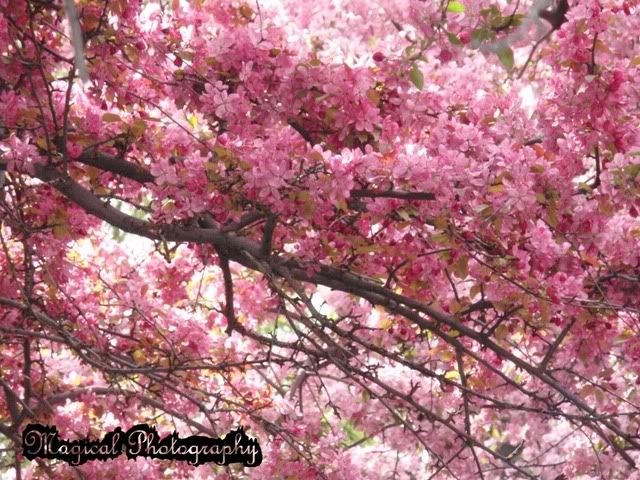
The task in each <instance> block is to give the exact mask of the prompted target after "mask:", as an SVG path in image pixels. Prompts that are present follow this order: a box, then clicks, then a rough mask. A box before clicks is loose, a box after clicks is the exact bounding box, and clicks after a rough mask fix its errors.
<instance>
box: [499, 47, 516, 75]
mask: <svg viewBox="0 0 640 480" xmlns="http://www.w3.org/2000/svg"><path fill="white" fill-rule="evenodd" d="M496 53H497V54H498V58H499V59H500V61H501V62H502V64H503V65H504V66H505V67H506V68H507V70H512V69H513V50H511V48H509V47H507V46H501V47H499V48H498V50H497V51H496Z"/></svg>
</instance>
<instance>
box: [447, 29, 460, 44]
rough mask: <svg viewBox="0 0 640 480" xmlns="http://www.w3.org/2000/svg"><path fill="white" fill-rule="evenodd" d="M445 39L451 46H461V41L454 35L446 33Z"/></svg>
mask: <svg viewBox="0 0 640 480" xmlns="http://www.w3.org/2000/svg"><path fill="white" fill-rule="evenodd" d="M447 37H449V41H450V42H451V43H452V44H453V45H462V42H461V41H460V39H459V38H458V35H456V34H455V33H451V32H448V33H447Z"/></svg>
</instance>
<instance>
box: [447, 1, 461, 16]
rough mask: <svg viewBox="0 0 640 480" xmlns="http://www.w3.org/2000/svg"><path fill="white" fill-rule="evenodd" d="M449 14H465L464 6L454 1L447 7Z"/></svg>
mask: <svg viewBox="0 0 640 480" xmlns="http://www.w3.org/2000/svg"><path fill="white" fill-rule="evenodd" d="M447 12H450V13H464V5H463V4H462V3H460V2H458V1H456V0H453V1H451V2H449V5H447Z"/></svg>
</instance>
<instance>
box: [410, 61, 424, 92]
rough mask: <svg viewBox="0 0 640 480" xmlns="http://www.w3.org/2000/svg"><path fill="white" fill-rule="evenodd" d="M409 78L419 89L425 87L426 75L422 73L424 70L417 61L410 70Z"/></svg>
mask: <svg viewBox="0 0 640 480" xmlns="http://www.w3.org/2000/svg"><path fill="white" fill-rule="evenodd" d="M409 80H411V83H413V84H414V85H415V86H416V88H417V89H418V90H422V88H423V87H424V76H423V75H422V71H421V70H420V68H419V67H418V65H416V64H415V63H414V64H413V66H412V67H411V70H409Z"/></svg>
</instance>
